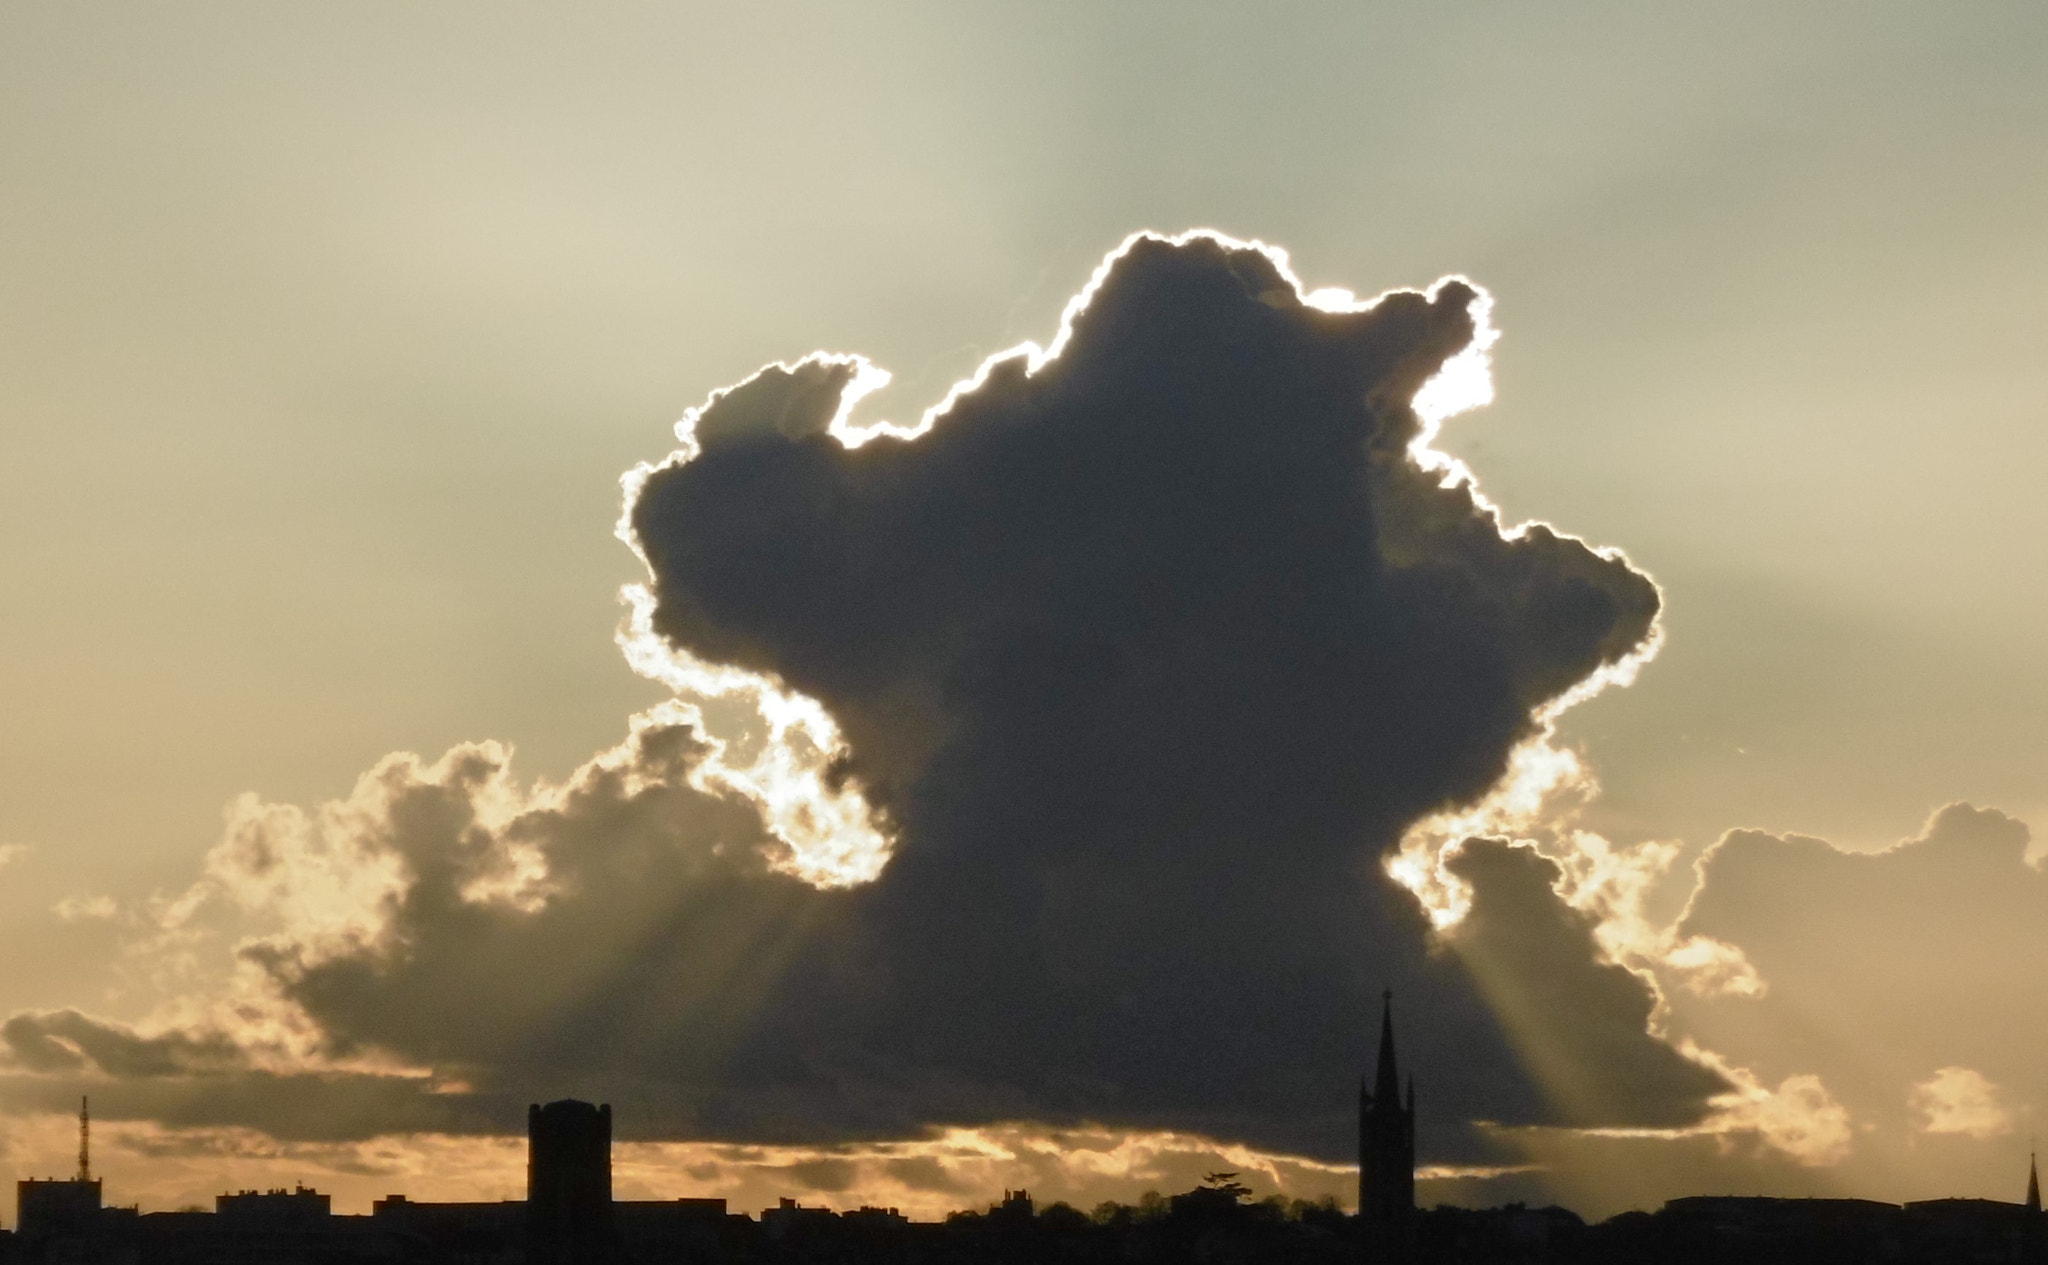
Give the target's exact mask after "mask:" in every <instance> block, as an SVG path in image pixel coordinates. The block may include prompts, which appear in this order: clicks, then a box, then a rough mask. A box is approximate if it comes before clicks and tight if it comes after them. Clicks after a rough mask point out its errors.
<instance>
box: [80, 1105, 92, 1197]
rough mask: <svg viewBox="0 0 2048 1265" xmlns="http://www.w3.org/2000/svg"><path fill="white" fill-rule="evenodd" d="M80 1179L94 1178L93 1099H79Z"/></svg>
mask: <svg viewBox="0 0 2048 1265" xmlns="http://www.w3.org/2000/svg"><path fill="white" fill-rule="evenodd" d="M78 1180H79V1181H82V1182H89V1181H91V1180H92V1100H91V1099H90V1098H81V1099H79V1100H78Z"/></svg>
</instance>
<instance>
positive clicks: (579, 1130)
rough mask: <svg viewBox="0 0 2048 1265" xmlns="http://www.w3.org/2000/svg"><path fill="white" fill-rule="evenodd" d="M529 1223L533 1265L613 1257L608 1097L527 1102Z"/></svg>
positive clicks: (570, 1264) (583, 1263)
mask: <svg viewBox="0 0 2048 1265" xmlns="http://www.w3.org/2000/svg"><path fill="white" fill-rule="evenodd" d="M526 1226H527V1254H528V1257H529V1258H530V1260H531V1261H532V1265H586V1263H591V1262H609V1261H612V1260H614V1259H616V1257H617V1252H616V1250H615V1248H616V1244H615V1241H614V1238H613V1233H612V1108H611V1104H610V1103H605V1104H604V1105H602V1106H596V1107H593V1106H591V1105H590V1104H589V1103H587V1102H578V1101H577V1100H575V1099H573V1098H565V1099H563V1100H561V1101H560V1102H551V1103H549V1104H547V1105H546V1106H544V1107H543V1106H541V1105H539V1104H538V1103H536V1104H534V1105H532V1106H530V1107H528V1108H527V1109H526Z"/></svg>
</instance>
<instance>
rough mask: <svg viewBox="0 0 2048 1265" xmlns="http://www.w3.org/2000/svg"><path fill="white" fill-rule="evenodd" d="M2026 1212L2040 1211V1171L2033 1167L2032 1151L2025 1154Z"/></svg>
mask: <svg viewBox="0 0 2048 1265" xmlns="http://www.w3.org/2000/svg"><path fill="white" fill-rule="evenodd" d="M2027 1211H2028V1212H2039V1211H2041V1170H2040V1169H2039V1168H2037V1167H2035V1164H2034V1153H2033V1152H2032V1151H2029V1152H2027Z"/></svg>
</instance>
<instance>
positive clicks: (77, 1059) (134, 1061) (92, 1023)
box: [0, 1010, 245, 1078]
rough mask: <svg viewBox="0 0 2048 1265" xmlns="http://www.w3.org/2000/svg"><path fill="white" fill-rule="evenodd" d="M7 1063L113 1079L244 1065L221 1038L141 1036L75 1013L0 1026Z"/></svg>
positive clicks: (21, 1017) (21, 1018) (25, 1017)
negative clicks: (97, 1074)
mask: <svg viewBox="0 0 2048 1265" xmlns="http://www.w3.org/2000/svg"><path fill="white" fill-rule="evenodd" d="M0 1042H4V1043H5V1047H6V1052H7V1054H8V1056H9V1058H10V1061H11V1062H13V1063H15V1064H16V1065H18V1066H20V1067H22V1068H24V1069H26V1070H28V1071H32V1072H77V1071H87V1070H90V1071H94V1072H99V1073H102V1074H105V1075H107V1076H112V1077H122V1078H131V1077H152V1076H178V1075H185V1074H190V1073H194V1072H210V1071H220V1070H223V1069H228V1068H237V1067H241V1066H243V1065H244V1062H245V1060H244V1057H243V1053H242V1050H241V1048H240V1047H239V1046H237V1045H236V1044H235V1043H234V1042H233V1041H231V1040H228V1039H227V1038H225V1037H223V1036H221V1035H219V1034H207V1035H202V1036H193V1035H191V1034H188V1033H184V1032H179V1031H175V1030H174V1031H171V1032H166V1033H160V1034H155V1035H150V1036H143V1035H141V1034H139V1033H137V1032H135V1031H134V1030H132V1029H130V1028H126V1027H123V1026H122V1025H120V1024H113V1023H106V1022H103V1021H101V1020H98V1019H93V1018H91V1017H89V1016H87V1015H82V1014H80V1013H79V1012H78V1011H76V1010H58V1011H50V1012H45V1013H34V1012H29V1013H23V1014H17V1015H13V1016H11V1017H10V1018H9V1019H8V1020H7V1022H6V1023H5V1024H4V1025H0Z"/></svg>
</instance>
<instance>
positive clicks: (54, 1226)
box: [14, 1177, 100, 1238]
mask: <svg viewBox="0 0 2048 1265" xmlns="http://www.w3.org/2000/svg"><path fill="white" fill-rule="evenodd" d="M99 1215H100V1183H99V1179H98V1178H93V1179H91V1180H89V1181H87V1180H80V1179H78V1178H69V1179H66V1178H56V1177H52V1178H47V1179H40V1180H39V1179H37V1178H33V1177H31V1178H29V1179H28V1180H27V1181H22V1182H16V1183H15V1184H14V1228H15V1230H16V1232H17V1233H19V1234H21V1235H22V1236H23V1237H25V1238H36V1237H41V1236H44V1235H47V1234H51V1233H55V1232H62V1231H69V1230H71V1229H74V1228H76V1227H79V1226H90V1225H92V1224H93V1223H94V1222H96V1221H98V1220H99Z"/></svg>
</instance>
